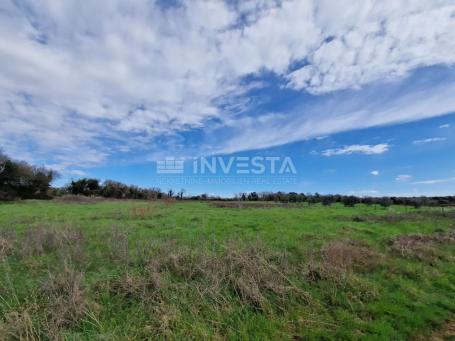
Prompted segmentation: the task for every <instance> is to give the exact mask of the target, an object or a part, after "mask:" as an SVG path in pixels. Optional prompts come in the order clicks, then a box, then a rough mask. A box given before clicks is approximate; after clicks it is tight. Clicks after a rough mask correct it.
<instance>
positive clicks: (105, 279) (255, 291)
mask: <svg viewBox="0 0 455 341" xmlns="http://www.w3.org/2000/svg"><path fill="white" fill-rule="evenodd" d="M289 206H290V204H285V205H282V204H279V203H272V204H270V203H267V204H266V203H249V204H248V205H245V204H244V203H233V202H231V203H229V205H227V206H225V205H218V204H216V205H211V204H210V203H205V202H195V201H176V200H162V201H161V200H160V201H154V202H146V201H143V202H141V201H112V200H111V201H107V200H101V201H100V200H87V201H82V202H81V201H73V200H59V201H46V202H43V201H41V202H40V201H28V202H18V203H4V204H0V267H1V271H0V274H1V275H0V335H2V338H4V339H11V340H14V339H26V340H27V339H28V340H40V339H43V340H46V339H70V340H74V339H78V340H79V339H85V340H93V339H109V340H112V339H118V340H124V339H155V338H170V339H251V338H254V339H302V338H303V339H307V338H310V339H311V338H313V339H314V338H316V339H318V338H325V339H327V338H329V339H371V338H378V339H409V338H416V337H422V336H425V335H426V337H430V336H431V334H432V333H433V331H434V333H437V335H440V334H441V333H443V332H441V331H444V330H446V329H447V327H445V326H447V325H450V323H451V322H450V321H453V320H454V314H455V284H454V283H455V266H454V264H455V263H454V254H455V253H454V250H455V235H454V231H455V226H454V220H453V213H452V212H453V211H451V210H449V209H446V210H445V211H444V212H441V211H440V210H439V209H432V208H421V209H415V208H410V207H404V206H391V207H388V208H379V209H378V208H377V207H370V206H368V205H357V206H355V207H344V206H343V205H339V204H338V205H337V204H336V205H333V206H331V207H325V206H323V205H312V206H307V205H300V206H299V205H294V206H293V207H292V208H293V209H289ZM264 208H266V209H264ZM415 217H418V219H416V218H415Z"/></svg>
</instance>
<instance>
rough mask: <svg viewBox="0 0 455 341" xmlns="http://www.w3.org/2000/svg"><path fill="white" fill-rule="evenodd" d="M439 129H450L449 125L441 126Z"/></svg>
mask: <svg viewBox="0 0 455 341" xmlns="http://www.w3.org/2000/svg"><path fill="white" fill-rule="evenodd" d="M439 128H440V129H447V128H450V124H442V125H440V126H439Z"/></svg>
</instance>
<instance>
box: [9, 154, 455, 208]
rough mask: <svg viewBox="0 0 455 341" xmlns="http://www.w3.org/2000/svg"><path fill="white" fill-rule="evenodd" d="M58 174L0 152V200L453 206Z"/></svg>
mask: <svg viewBox="0 0 455 341" xmlns="http://www.w3.org/2000/svg"><path fill="white" fill-rule="evenodd" d="M57 177H58V173H57V172H55V171H53V170H50V169H47V168H44V167H36V166H33V165H30V164H28V163H27V162H24V161H14V160H12V159H11V158H10V157H8V156H7V155H5V154H3V153H2V152H1V151H0V201H1V200H3V201H5V200H15V199H51V198H53V197H58V196H62V195H68V194H70V195H82V196H93V197H104V198H114V199H142V200H157V199H164V198H176V199H180V200H184V199H185V200H240V201H275V202H283V203H307V204H309V205H311V204H318V203H319V204H322V205H325V206H329V205H332V204H335V203H342V204H343V205H345V206H355V205H356V204H366V205H380V206H382V207H388V206H390V205H407V206H414V207H416V208H418V207H421V206H446V205H455V196H443V197H438V196H433V197H424V196H422V197H394V196H391V197H388V196H384V197H358V196H354V195H341V194H335V195H332V194H328V195H323V194H319V193H315V194H311V193H306V194H305V193H297V192H288V193H286V192H249V193H239V194H237V195H236V196H234V197H233V198H222V197H216V196H209V195H207V194H201V195H196V196H184V194H185V190H184V189H181V190H179V191H174V190H172V189H170V190H169V191H167V192H163V191H161V189H159V188H141V187H138V186H134V185H126V184H124V183H121V182H118V181H113V180H106V181H103V182H101V181H100V180H98V179H93V178H83V179H79V180H72V181H71V182H70V183H68V184H67V185H66V186H63V187H60V188H55V187H52V186H51V183H52V181H53V180H55V179H56V178H57Z"/></svg>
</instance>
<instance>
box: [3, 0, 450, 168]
mask: <svg viewBox="0 0 455 341" xmlns="http://www.w3.org/2000/svg"><path fill="white" fill-rule="evenodd" d="M176 3H177V5H175V6H163V5H162V4H163V2H158V1H149V0H138V1H134V2H129V1H128V2H125V1H122V0H109V1H107V0H97V1H94V0H93V1H86V2H84V6H81V5H80V2H79V1H76V0H68V1H64V2H63V1H53V0H43V1H40V2H39V3H38V2H36V1H31V0H20V1H12V0H5V1H2V2H1V4H0V34H1V36H2V40H1V41H0V65H1V68H2V72H1V76H0V119H1V122H2V126H1V128H0V145H3V147H4V148H5V149H6V151H7V152H9V153H12V154H14V156H17V157H21V158H24V159H30V158H35V159H36V158H38V159H39V158H42V159H46V158H48V157H49V155H52V159H53V162H56V163H58V164H60V165H64V166H65V167H71V166H73V165H78V166H91V165H95V164H98V163H100V162H103V161H105V160H106V159H108V158H109V156H110V155H112V154H115V153H118V152H124V151H125V150H126V151H128V150H135V151H140V150H145V151H147V152H154V151H156V150H157V149H158V147H160V148H162V146H165V145H169V144H170V141H172V146H173V147H177V146H178V145H179V144H180V142H179V141H181V139H182V134H185V132H188V131H203V132H204V136H205V138H201V139H200V140H198V141H195V142H194V143H193V144H194V147H192V149H191V148H190V149H191V151H190V152H193V151H195V152H234V151H238V150H242V149H243V150H244V149H255V148H264V147H268V146H272V145H278V144H281V143H288V142H291V141H296V140H299V139H302V138H306V137H311V136H323V135H326V134H330V133H333V132H336V131H343V130H348V129H353V128H361V127H366V126H374V125H380V124H389V123H391V122H398V121H406V120H408V121H409V120H413V119H420V118H423V117H425V116H435V115H440V114H443V113H447V112H449V111H450V110H454V109H455V100H454V99H453V96H447V94H446V92H451V91H452V92H451V93H452V94H453V90H454V86H453V84H452V85H451V86H449V87H445V88H444V89H443V91H439V90H441V89H435V90H434V92H433V93H431V92H430V93H427V94H426V96H425V97H424V98H423V97H422V96H421V93H420V91H421V89H417V90H416V91H414V92H412V93H409V94H407V95H406V96H405V98H400V99H398V98H395V99H393V100H392V102H391V103H389V104H388V105H387V106H384V105H381V106H380V108H381V109H379V104H378V103H377V106H375V105H374V103H373V104H371V105H369V106H368V107H366V106H364V105H362V108H364V109H362V110H359V109H358V108H359V105H361V103H357V104H356V105H354V104H353V103H343V105H340V103H335V104H331V105H333V106H335V107H336V110H333V111H330V112H329V111H326V112H324V113H323V114H320V113H321V112H322V110H323V109H325V108H324V107H319V106H314V107H308V108H304V109H307V110H304V112H302V111H301V110H302V109H300V110H293V111H292V112H265V113H260V114H258V115H256V116H254V115H253V114H252V112H253V111H254V110H252V107H253V109H254V101H253V100H252V98H251V97H249V92H250V91H251V90H252V89H256V88H258V87H259V88H260V87H264V86H266V85H264V82H266V81H265V80H264V79H263V76H264V75H267V74H272V75H273V77H274V79H275V81H276V82H278V84H279V87H281V89H283V91H284V90H285V89H287V90H291V91H296V94H298V93H306V94H313V95H321V94H328V93H331V92H333V91H338V90H346V89H359V88H361V87H362V86H364V85H366V84H370V83H374V82H375V81H379V80H387V81H392V80H396V79H400V78H402V77H404V76H405V75H407V74H409V73H410V72H411V71H412V70H415V69H416V68H420V67H426V66H432V65H453V64H454V63H455V53H454V51H455V20H453V17H454V15H455V5H454V4H453V2H452V1H442V0H438V1H434V0H432V1H430V0H426V1H409V2H397V1H392V0H387V1H383V2H381V3H377V2H376V1H373V0H355V1H352V0H351V1H348V0H343V1H340V0H337V1H335V0H332V1H329V0H321V1H311V0H290V1H283V2H282V1H279V0H276V1H273V0H270V1H266V0H264V1H259V2H258V1H253V0H251V1H241V2H232V3H231V2H223V1H209V2H208V1H202V0H201V1H197V0H196V1H178V2H176ZM341 11H342V12H343V13H345V15H343V16H339V13H340V12H341ZM251 78H253V79H257V81H256V80H255V81H251V80H250V79H251ZM414 98H416V99H417V100H416V101H415V102H414V104H412V105H411V106H406V109H401V108H402V107H401V106H400V105H401V104H402V103H400V101H405V102H406V103H410V102H411V101H412V100H413V99H414ZM327 105H328V104H327ZM427 109H428V110H427ZM220 129H223V130H226V131H228V132H229V131H232V134H231V135H228V136H222V138H220V139H217V138H216V137H217V136H219V134H218V131H219V130H220ZM213 132H215V133H213ZM251 132H254V133H255V139H245V137H247V136H251ZM278 132H279V133H278ZM212 133H213V134H212ZM334 152H335V153H337V152H338V153H342V151H334ZM353 152H356V151H353ZM357 152H362V151H357ZM334 155H337V154H334Z"/></svg>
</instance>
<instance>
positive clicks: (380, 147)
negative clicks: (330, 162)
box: [322, 143, 390, 156]
mask: <svg viewBox="0 0 455 341" xmlns="http://www.w3.org/2000/svg"><path fill="white" fill-rule="evenodd" d="M389 148H390V145H388V144H387V143H381V144H377V145H369V144H365V145H360V144H354V145H352V146H345V147H342V148H336V149H327V150H324V151H323V152H322V155H324V156H334V155H350V154H366V155H374V154H383V153H385V152H387V151H388V150H389Z"/></svg>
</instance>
